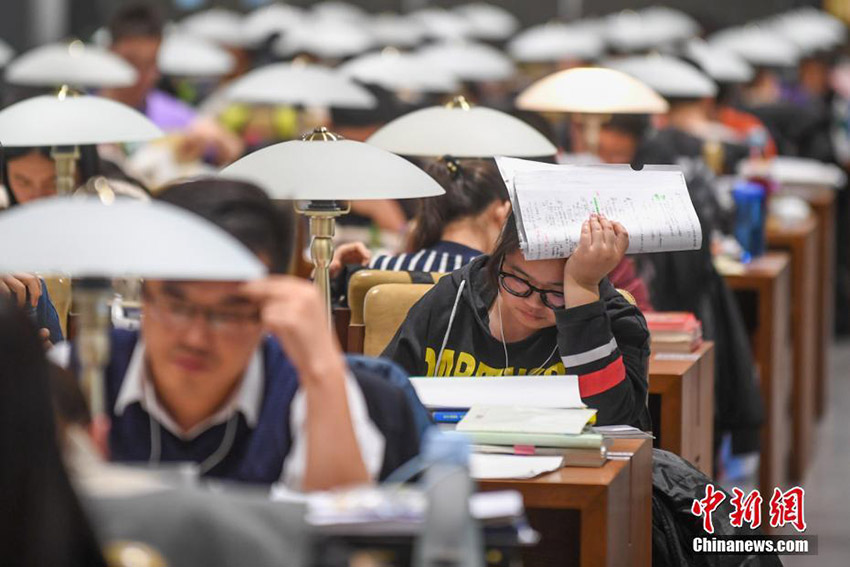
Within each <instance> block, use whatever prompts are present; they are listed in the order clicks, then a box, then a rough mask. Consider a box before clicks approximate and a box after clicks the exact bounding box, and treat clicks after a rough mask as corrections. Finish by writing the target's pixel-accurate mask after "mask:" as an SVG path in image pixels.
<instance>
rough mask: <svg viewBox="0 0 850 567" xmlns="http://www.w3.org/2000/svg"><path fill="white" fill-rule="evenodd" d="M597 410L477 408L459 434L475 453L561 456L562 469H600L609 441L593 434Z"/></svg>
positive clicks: (467, 416) (597, 434) (474, 408)
mask: <svg viewBox="0 0 850 567" xmlns="http://www.w3.org/2000/svg"><path fill="white" fill-rule="evenodd" d="M595 422H596V410H593V409H551V408H529V407H499V406H474V407H472V408H470V409H469V411H468V412H467V413H466V415H465V416H464V417H463V419H461V420H460V422H459V423H458V424H457V428H456V431H458V432H461V433H464V434H466V435H467V436H469V437H470V439H471V441H472V443H473V445H472V451H473V452H474V453H482V454H494V455H517V456H550V457H561V458H562V459H563V462H562V465H561V466H577V467H601V466H602V465H604V464H605V461H606V458H607V451H608V447H609V446H610V441H609V440H608V439H607V438H606V436H605V435H602V434H600V433H597V432H595V431H593V424H594V423H595Z"/></svg>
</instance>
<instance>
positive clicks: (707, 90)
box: [603, 54, 717, 98]
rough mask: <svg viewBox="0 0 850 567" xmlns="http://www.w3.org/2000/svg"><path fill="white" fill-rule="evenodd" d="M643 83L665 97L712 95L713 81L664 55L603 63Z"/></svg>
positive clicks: (715, 88) (697, 70) (628, 58)
mask: <svg viewBox="0 0 850 567" xmlns="http://www.w3.org/2000/svg"><path fill="white" fill-rule="evenodd" d="M603 65H604V66H605V67H608V68H609V69H616V70H618V71H622V72H623V73H626V74H628V75H631V76H632V77H634V78H636V79H638V80H639V81H641V82H643V83H645V84H646V85H648V86H649V87H651V88H652V89H654V90H655V91H656V92H657V93H658V94H660V95H661V96H663V97H665V98H714V97H715V96H717V84H715V82H714V81H712V80H711V78H709V77H708V76H706V75H705V74H703V73H702V72H701V71H700V70H699V69H697V68H696V67H694V66H693V65H690V64H688V63H685V62H684V61H682V60H681V59H676V58H675V57H670V56H668V55H657V54H656V55H647V56H638V57H625V58H623V59H614V60H610V61H605V62H603Z"/></svg>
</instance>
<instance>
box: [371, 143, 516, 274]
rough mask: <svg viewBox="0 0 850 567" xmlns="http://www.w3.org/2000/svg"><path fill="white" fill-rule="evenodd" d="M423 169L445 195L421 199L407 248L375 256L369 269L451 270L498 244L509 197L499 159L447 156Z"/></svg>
mask: <svg viewBox="0 0 850 567" xmlns="http://www.w3.org/2000/svg"><path fill="white" fill-rule="evenodd" d="M423 169H424V170H425V172H426V173H428V174H429V175H430V176H431V177H433V178H434V179H435V180H436V181H437V183H439V184H440V186H442V187H443V189H445V191H446V193H445V195H440V196H438V197H430V198H428V199H422V200H421V201H420V204H419V211H418V212H417V214H416V217H415V218H414V221H413V228H412V231H411V234H410V237H409V243H408V246H407V251H406V252H405V253H403V254H400V255H398V256H376V257H374V258H372V260H371V261H370V263H369V267H370V268H374V269H379V270H395V271H398V270H407V271H421V272H429V271H433V272H451V271H453V270H457V269H459V268H460V267H461V266H465V265H466V264H467V263H469V261H470V260H472V259H473V258H475V257H477V256H480V255H481V254H488V253H490V252H492V250H493V247H494V246H495V245H496V241H497V240H498V238H499V233H500V232H501V230H502V226H504V224H505V219H506V218H507V216H508V214H509V213H510V210H511V202H510V200H509V199H508V191H507V189H505V184H504V182H503V181H502V178H501V176H500V175H499V171H498V170H497V169H496V165H495V163H493V162H492V161H485V160H479V159H469V160H455V159H453V158H449V157H446V158H442V159H440V160H433V161H429V162H426V163H425V165H424V166H423Z"/></svg>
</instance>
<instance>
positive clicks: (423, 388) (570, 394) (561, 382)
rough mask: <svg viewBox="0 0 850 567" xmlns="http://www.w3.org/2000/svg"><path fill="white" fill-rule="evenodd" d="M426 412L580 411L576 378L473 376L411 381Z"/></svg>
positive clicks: (582, 405) (579, 396)
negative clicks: (501, 408)
mask: <svg viewBox="0 0 850 567" xmlns="http://www.w3.org/2000/svg"><path fill="white" fill-rule="evenodd" d="M410 383H411V384H412V385H413V387H414V389H415V390H416V394H417V395H418V396H419V399H420V400H421V401H422V404H423V405H424V406H425V407H426V408H429V409H436V408H452V409H464V408H471V407H472V406H476V405H483V406H516V405H517V404H518V403H521V404H522V405H523V406H527V407H536V408H584V407H587V406H585V405H584V403H583V402H582V401H581V394H580V393H579V389H578V377H577V376H477V377H473V378H465V377H463V378H461V377H457V378H455V377H427V378H411V379H410Z"/></svg>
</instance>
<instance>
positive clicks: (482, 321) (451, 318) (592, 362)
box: [382, 256, 650, 430]
mask: <svg viewBox="0 0 850 567" xmlns="http://www.w3.org/2000/svg"><path fill="white" fill-rule="evenodd" d="M488 260H489V257H488V256H480V257H479V258H476V259H475V260H473V261H472V262H470V263H469V264H467V265H466V266H464V267H463V268H461V269H460V270H457V271H455V272H453V273H452V274H449V275H447V276H445V277H443V278H442V279H441V280H440V281H439V282H437V284H436V285H435V286H434V288H433V289H431V290H430V291H429V292H428V293H427V294H425V296H423V297H422V299H420V300H419V301H418V302H417V303H416V304H415V305H414V306H413V307H412V308H411V309H410V312H409V313H408V315H407V319H406V320H405V321H404V323H403V324H402V325H401V327H400V328H399V330H398V332H397V333H396V335H395V337H393V340H392V341H391V342H390V344H389V345H388V346H387V348H386V350H385V351H384V353H383V355H382V356H384V357H387V358H389V359H391V360H393V361H395V362H396V363H398V364H400V365H401V366H402V367H404V368H405V369H406V370H407V371H408V372H409V373H410V375H411V376H499V375H514V376H524V375H528V374H543V375H564V374H569V375H577V376H578V381H579V391H580V393H581V397H582V400H583V401H584V403H585V404H587V406H588V407H591V408H595V409H597V410H598V415H597V423H598V424H599V425H606V424H609V425H610V424H629V425H634V426H635V427H640V428H641V429H644V430H648V429H649V427H650V421H649V412H648V410H647V388H648V383H647V368H648V361H649V331H648V330H647V327H646V321H645V319H644V318H643V315H642V314H641V312H640V310H638V308H637V307H635V306H633V305H632V304H630V303H629V302H628V301H627V300H626V299H625V298H624V297H623V296H622V295H620V293H618V292H617V290H616V289H614V287H613V286H612V285H611V284H610V283H609V282H608V280H607V279H606V280H603V281H602V283H601V284H600V286H599V291H600V301H597V302H594V303H590V304H587V305H581V306H578V307H573V308H569V309H559V310H556V311H555V321H556V324H555V326H554V327H549V328H546V329H541V330H539V331H537V332H536V333H534V334H533V335H531V336H529V337H527V338H525V339H523V340H521V341H517V342H513V343H508V344H507V345H506V347H505V346H504V345H503V344H502V342H501V340H499V339H498V338H496V337H494V336H493V335H492V334H491V333H490V327H489V314H488V311H489V308H490V306H491V305H492V304H493V301H495V299H496V293H497V290H496V289H495V287H494V286H493V284H492V283H491V282H490V281H489V279H488V277H487V271H486V270H485V266H486V265H487V262H488ZM444 343H445V347H444V348H442V347H443V344H444ZM505 348H507V361H506V360H505V358H506V356H505ZM441 350H442V356H441V355H440V352H441ZM517 403H518V404H521V403H522V400H517Z"/></svg>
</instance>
